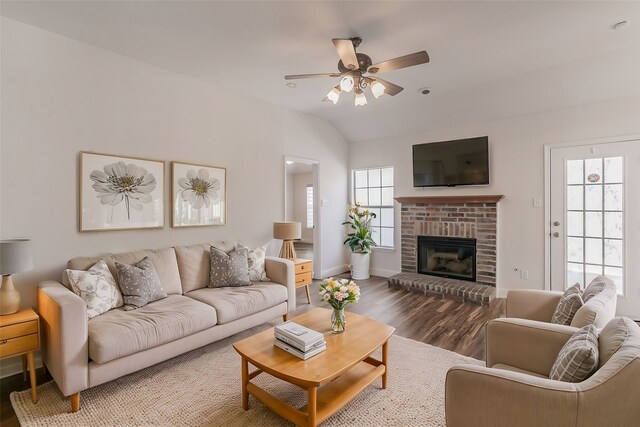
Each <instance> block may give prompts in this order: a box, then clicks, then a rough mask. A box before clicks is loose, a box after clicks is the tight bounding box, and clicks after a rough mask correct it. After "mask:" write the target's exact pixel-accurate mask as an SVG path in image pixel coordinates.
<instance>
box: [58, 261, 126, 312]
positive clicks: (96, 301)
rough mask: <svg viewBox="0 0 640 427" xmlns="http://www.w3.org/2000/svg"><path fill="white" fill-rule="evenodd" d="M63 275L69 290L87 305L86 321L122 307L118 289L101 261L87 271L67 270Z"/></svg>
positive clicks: (107, 268)
mask: <svg viewBox="0 0 640 427" xmlns="http://www.w3.org/2000/svg"><path fill="white" fill-rule="evenodd" d="M63 274H64V276H65V277H66V281H67V282H68V283H69V285H70V287H71V290H72V291H73V292H74V293H75V294H76V295H78V296H79V297H80V298H82V299H83V300H84V302H85V303H86V304H87V319H92V318H94V317H96V316H99V315H100V314H102V313H106V312H107V311H109V310H111V309H112V308H118V307H122V304H123V300H122V294H121V293H120V289H118V285H116V281H115V279H114V278H113V275H112V274H111V271H109V267H108V266H107V263H106V262H104V261H103V260H100V261H98V262H97V263H96V264H95V265H93V267H91V268H90V269H88V270H87V271H83V270H70V269H67V270H65V271H64V273H63Z"/></svg>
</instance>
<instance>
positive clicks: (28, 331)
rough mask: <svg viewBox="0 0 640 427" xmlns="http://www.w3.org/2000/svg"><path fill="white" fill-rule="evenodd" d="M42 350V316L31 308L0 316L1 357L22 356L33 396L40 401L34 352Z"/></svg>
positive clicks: (23, 366) (24, 370) (36, 400)
mask: <svg viewBox="0 0 640 427" xmlns="http://www.w3.org/2000/svg"><path fill="white" fill-rule="evenodd" d="M38 350H40V317H38V315H37V314H36V312H35V311H33V309H31V308H27V309H24V310H20V311H18V312H17V313H13V314H5V315H4V316H0V359H5V358H7V357H14V356H22V374H23V376H24V378H25V380H26V378H27V364H28V365H29V377H30V379H31V398H32V400H33V403H37V402H38V391H37V390H36V385H37V384H36V365H35V362H34V360H33V352H34V351H38Z"/></svg>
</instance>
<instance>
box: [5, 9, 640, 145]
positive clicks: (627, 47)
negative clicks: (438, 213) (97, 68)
mask: <svg viewBox="0 0 640 427" xmlns="http://www.w3.org/2000/svg"><path fill="white" fill-rule="evenodd" d="M2 15H4V16H6V17H9V18H12V19H15V20H18V21H22V22H25V23H27V24H31V25H34V26H37V27H40V28H43V29H46V30H49V31H52V32H54V33H58V34H61V35H64V36H67V37H70V38H73V39H77V40H80V41H82V42H86V43H88V44H92V45H95V46H98V47H101V48H104V49H107V50H110V51H113V52H116V53H119V54H122V55H125V56H128V57H131V58H135V59H138V60H141V61H144V62H147V63H150V64H153V65H156V66H159V67H163V68H166V69H169V70H172V71H175V72H178V73H181V74H185V75H188V76H191V77H194V78H197V79H200V80H203V81H207V82H211V83H212V84H216V85H219V84H225V85H227V86H230V87H231V89H234V90H238V91H240V92H244V93H245V94H247V95H249V96H252V97H255V98H259V99H262V100H265V101H267V102H269V103H272V104H276V105H279V106H283V107H287V108H291V109H294V110H298V111H302V112H305V113H308V114H311V115H314V116H317V117H321V118H325V119H327V120H329V121H330V122H332V123H333V124H334V125H335V126H336V128H337V129H338V130H339V131H340V132H341V133H342V134H343V135H344V137H345V138H346V139H347V140H348V141H362V140H369V139H374V138H381V137H388V136H393V135H399V134H405V133H414V132H419V131H422V130H426V129H429V128H433V127H438V126H446V125H451V124H455V123H460V122H468V121H473V120H487V119H495V118H500V117H505V116H509V115H513V114H527V113H533V112H537V111H544V110H549V109H557V108H563V107H567V106H570V105H574V104H577V103H585V102H587V103H588V102H595V101H597V100H601V99H607V98H613V97H619V96H627V95H630V94H640V84H639V83H638V78H637V76H638V75H640V3H638V2H607V1H602V2H565V1H558V2H525V1H510V2H479V1H468V2H467V1H459V2H458V1H456V2H451V1H450V2H404V1H402V2H400V1H393V2H391V1H389V2H352V1H343V2H272V1H258V2H240V1H234V2H203V1H197V2H188V1H178V2H169V1H164V2H153V1H137V2H115V1H106V2H105V1H77V2H66V1H44V2H38V1H16V2H13V1H3V2H2ZM622 20H628V21H630V24H631V25H629V26H628V27H627V28H625V29H624V30H616V31H614V30H613V29H612V25H613V24H614V23H616V22H618V21H622ZM353 36H361V37H362V38H363V42H362V44H361V45H360V47H359V49H358V51H360V52H363V53H367V54H368V55H370V56H371V58H372V59H373V61H374V62H379V61H381V60H386V59H391V58H395V57H398V56H401V55H405V54H408V53H412V52H416V51H419V50H426V51H427V52H428V53H429V55H430V57H431V62H430V63H429V64H426V65H420V66H416V67H412V68H408V69H403V70H396V71H393V72H390V73H386V74H384V75H383V76H381V77H383V78H384V79H386V80H389V81H391V82H393V83H396V84H398V85H401V86H403V87H405V90H404V92H402V93H400V94H399V95H397V96H395V97H390V96H383V97H382V98H381V99H379V100H375V99H373V97H372V96H369V97H368V98H369V104H368V105H367V106H365V107H359V108H355V107H354V106H353V95H352V94H349V95H350V96H343V98H344V99H341V100H340V102H339V103H338V105H333V104H331V103H326V102H324V103H323V102H320V101H321V100H322V98H323V97H324V96H325V95H326V93H327V92H328V91H329V89H331V87H333V86H335V85H336V84H337V79H307V80H298V81H296V83H297V87H296V88H295V89H290V88H288V87H287V86H286V84H285V83H286V82H285V80H284V78H283V76H284V75H285V74H302V73H323V72H334V71H336V70H337V61H338V57H337V54H336V51H335V49H334V47H333V44H332V43H331V38H334V37H353ZM612 73H613V75H614V76H615V78H611V74H612ZM421 87H429V88H431V90H432V93H431V94H430V95H427V96H424V95H420V94H418V89H419V88H421ZM585 87H588V88H594V89H593V90H586V91H585Z"/></svg>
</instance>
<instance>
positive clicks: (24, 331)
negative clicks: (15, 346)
mask: <svg viewBox="0 0 640 427" xmlns="http://www.w3.org/2000/svg"><path fill="white" fill-rule="evenodd" d="M36 332H38V321H37V320H34V321H32V322H22V323H16V324H15V325H7V326H3V327H2V328H0V341H2V340H8V339H11V338H18V337H21V336H23V335H29V334H35V333H36Z"/></svg>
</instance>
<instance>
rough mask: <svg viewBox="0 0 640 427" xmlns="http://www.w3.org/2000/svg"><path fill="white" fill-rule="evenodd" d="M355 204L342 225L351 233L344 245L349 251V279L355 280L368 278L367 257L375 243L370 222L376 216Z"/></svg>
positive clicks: (368, 261)
mask: <svg viewBox="0 0 640 427" xmlns="http://www.w3.org/2000/svg"><path fill="white" fill-rule="evenodd" d="M360 207H361V205H360V204H359V203H356V205H355V206H352V207H350V208H349V219H348V220H347V221H345V222H343V223H342V225H349V227H350V229H351V232H350V233H348V234H347V238H346V240H345V241H344V244H345V245H346V244H348V245H349V248H350V249H351V278H353V279H356V280H362V279H368V278H369V263H370V260H369V257H370V253H371V247H372V246H375V245H376V242H375V241H374V240H373V238H372V237H371V220H373V218H375V217H376V214H374V213H373V212H370V211H369V210H366V209H365V210H361V209H360Z"/></svg>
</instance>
